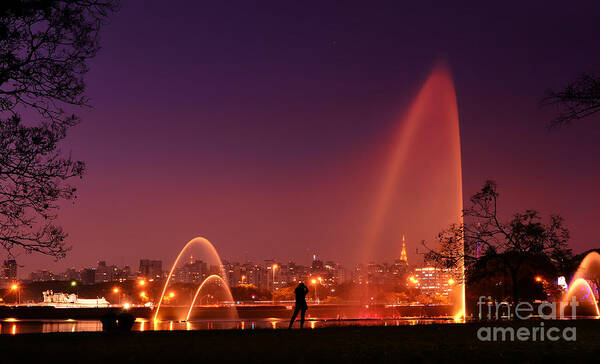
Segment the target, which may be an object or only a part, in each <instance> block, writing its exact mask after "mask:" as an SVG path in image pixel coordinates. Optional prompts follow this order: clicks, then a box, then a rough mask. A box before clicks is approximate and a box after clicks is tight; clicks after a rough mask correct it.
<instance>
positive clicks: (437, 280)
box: [411, 267, 454, 296]
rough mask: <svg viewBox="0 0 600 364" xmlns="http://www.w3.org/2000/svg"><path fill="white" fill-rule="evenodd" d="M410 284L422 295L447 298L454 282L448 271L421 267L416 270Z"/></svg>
mask: <svg viewBox="0 0 600 364" xmlns="http://www.w3.org/2000/svg"><path fill="white" fill-rule="evenodd" d="M411 278H412V279H411V282H412V283H413V284H414V285H415V287H416V288H417V289H419V290H420V291H421V292H422V293H424V294H429V295H440V296H448V294H449V293H450V291H451V290H452V288H453V285H454V280H453V279H452V275H451V273H450V270H449V269H442V268H434V267H423V268H416V269H415V271H414V275H413V276H412V277H411Z"/></svg>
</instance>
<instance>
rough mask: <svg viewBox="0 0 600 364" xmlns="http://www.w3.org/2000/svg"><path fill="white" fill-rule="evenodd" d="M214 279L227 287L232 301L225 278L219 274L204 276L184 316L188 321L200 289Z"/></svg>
mask: <svg viewBox="0 0 600 364" xmlns="http://www.w3.org/2000/svg"><path fill="white" fill-rule="evenodd" d="M215 279H216V280H218V281H221V282H222V283H223V284H224V285H225V288H226V289H227V293H228V294H229V296H230V298H231V300H232V301H233V297H231V292H230V291H229V288H227V282H225V280H224V279H223V278H221V277H220V276H218V275H216V274H213V275H210V276H208V277H206V279H205V280H204V281H202V284H200V286H199V287H198V289H197V290H196V294H194V299H193V300H192V304H191V305H190V309H189V310H188V313H187V316H186V317H185V320H186V321H189V319H190V315H191V314H192V310H193V309H194V304H195V303H196V299H197V298H198V295H199V294H200V291H201V290H202V288H204V286H205V285H206V283H208V282H209V281H211V280H215Z"/></svg>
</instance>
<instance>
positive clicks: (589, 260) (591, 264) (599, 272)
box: [571, 251, 600, 282]
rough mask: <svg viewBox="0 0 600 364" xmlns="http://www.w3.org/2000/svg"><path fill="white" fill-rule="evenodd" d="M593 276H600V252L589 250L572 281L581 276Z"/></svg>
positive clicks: (589, 277) (588, 277)
mask: <svg viewBox="0 0 600 364" xmlns="http://www.w3.org/2000/svg"><path fill="white" fill-rule="evenodd" d="M593 277H594V278H596V277H600V254H598V253H597V252H595V251H592V252H589V253H588V254H587V255H586V256H585V257H584V258H583V259H582V260H581V263H579V267H577V271H575V274H574V275H573V279H571V282H575V280H577V279H579V278H587V279H591V278H593Z"/></svg>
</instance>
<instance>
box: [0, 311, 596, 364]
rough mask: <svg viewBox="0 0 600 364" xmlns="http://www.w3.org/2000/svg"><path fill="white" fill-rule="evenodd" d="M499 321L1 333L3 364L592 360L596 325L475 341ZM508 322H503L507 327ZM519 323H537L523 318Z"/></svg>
mask: <svg viewBox="0 0 600 364" xmlns="http://www.w3.org/2000/svg"><path fill="white" fill-rule="evenodd" d="M486 325H499V324H498V323H490V324H485V323H472V324H441V325H420V326H400V327H343V328H322V329H314V330H311V329H304V330H302V331H301V330H297V329H296V330H244V331H241V330H224V331H190V332H187V331H178V332H131V333H101V332H100V333H73V334H71V333H53V334H23V335H15V336H10V335H2V336H0V350H1V354H0V362H1V363H17V362H18V363H26V362H32V361H31V359H35V360H39V361H38V362H40V363H41V362H47V363H49V362H52V361H53V360H58V361H56V362H60V363H65V362H79V363H100V362H103V363H115V362H129V363H138V362H139V363H142V362H143V363H180V362H184V361H185V362H187V363H203V362H217V361H218V362H231V361H239V362H284V361H286V362H290V363H314V362H328V363H331V362H344V363H348V362H362V363H364V364H367V363H372V362H394V363H400V362H409V363H410V362H437V363H447V362H479V363H489V362H505V363H507V362H514V363H523V362H532V363H536V362H545V363H551V362H557V361H562V362H567V361H568V362H572V363H577V362H583V361H586V362H597V361H598V358H600V321H598V320H579V321H576V322H574V321H570V322H569V321H561V322H556V321H544V325H545V328H549V327H551V326H557V327H560V328H562V327H565V326H575V327H576V328H577V340H576V341H575V342H565V341H564V340H563V339H562V338H561V340H560V341H558V342H549V341H544V342H539V341H538V342H524V343H523V342H517V341H515V342H493V343H484V342H480V341H479V340H478V339H477V336H476V332H477V329H478V328H479V327H481V326H486ZM505 325H507V324H505ZM510 325H513V326H514V325H517V326H527V327H531V326H539V322H534V321H526V322H520V323H516V324H510Z"/></svg>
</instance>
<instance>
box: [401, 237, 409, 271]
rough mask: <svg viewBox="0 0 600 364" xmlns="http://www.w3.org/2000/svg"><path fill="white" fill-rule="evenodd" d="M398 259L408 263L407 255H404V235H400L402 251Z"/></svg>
mask: <svg viewBox="0 0 600 364" xmlns="http://www.w3.org/2000/svg"><path fill="white" fill-rule="evenodd" d="M400 260H401V261H403V262H404V263H406V264H408V257H407V256H406V241H405V239H404V235H402V252H401V253H400Z"/></svg>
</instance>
